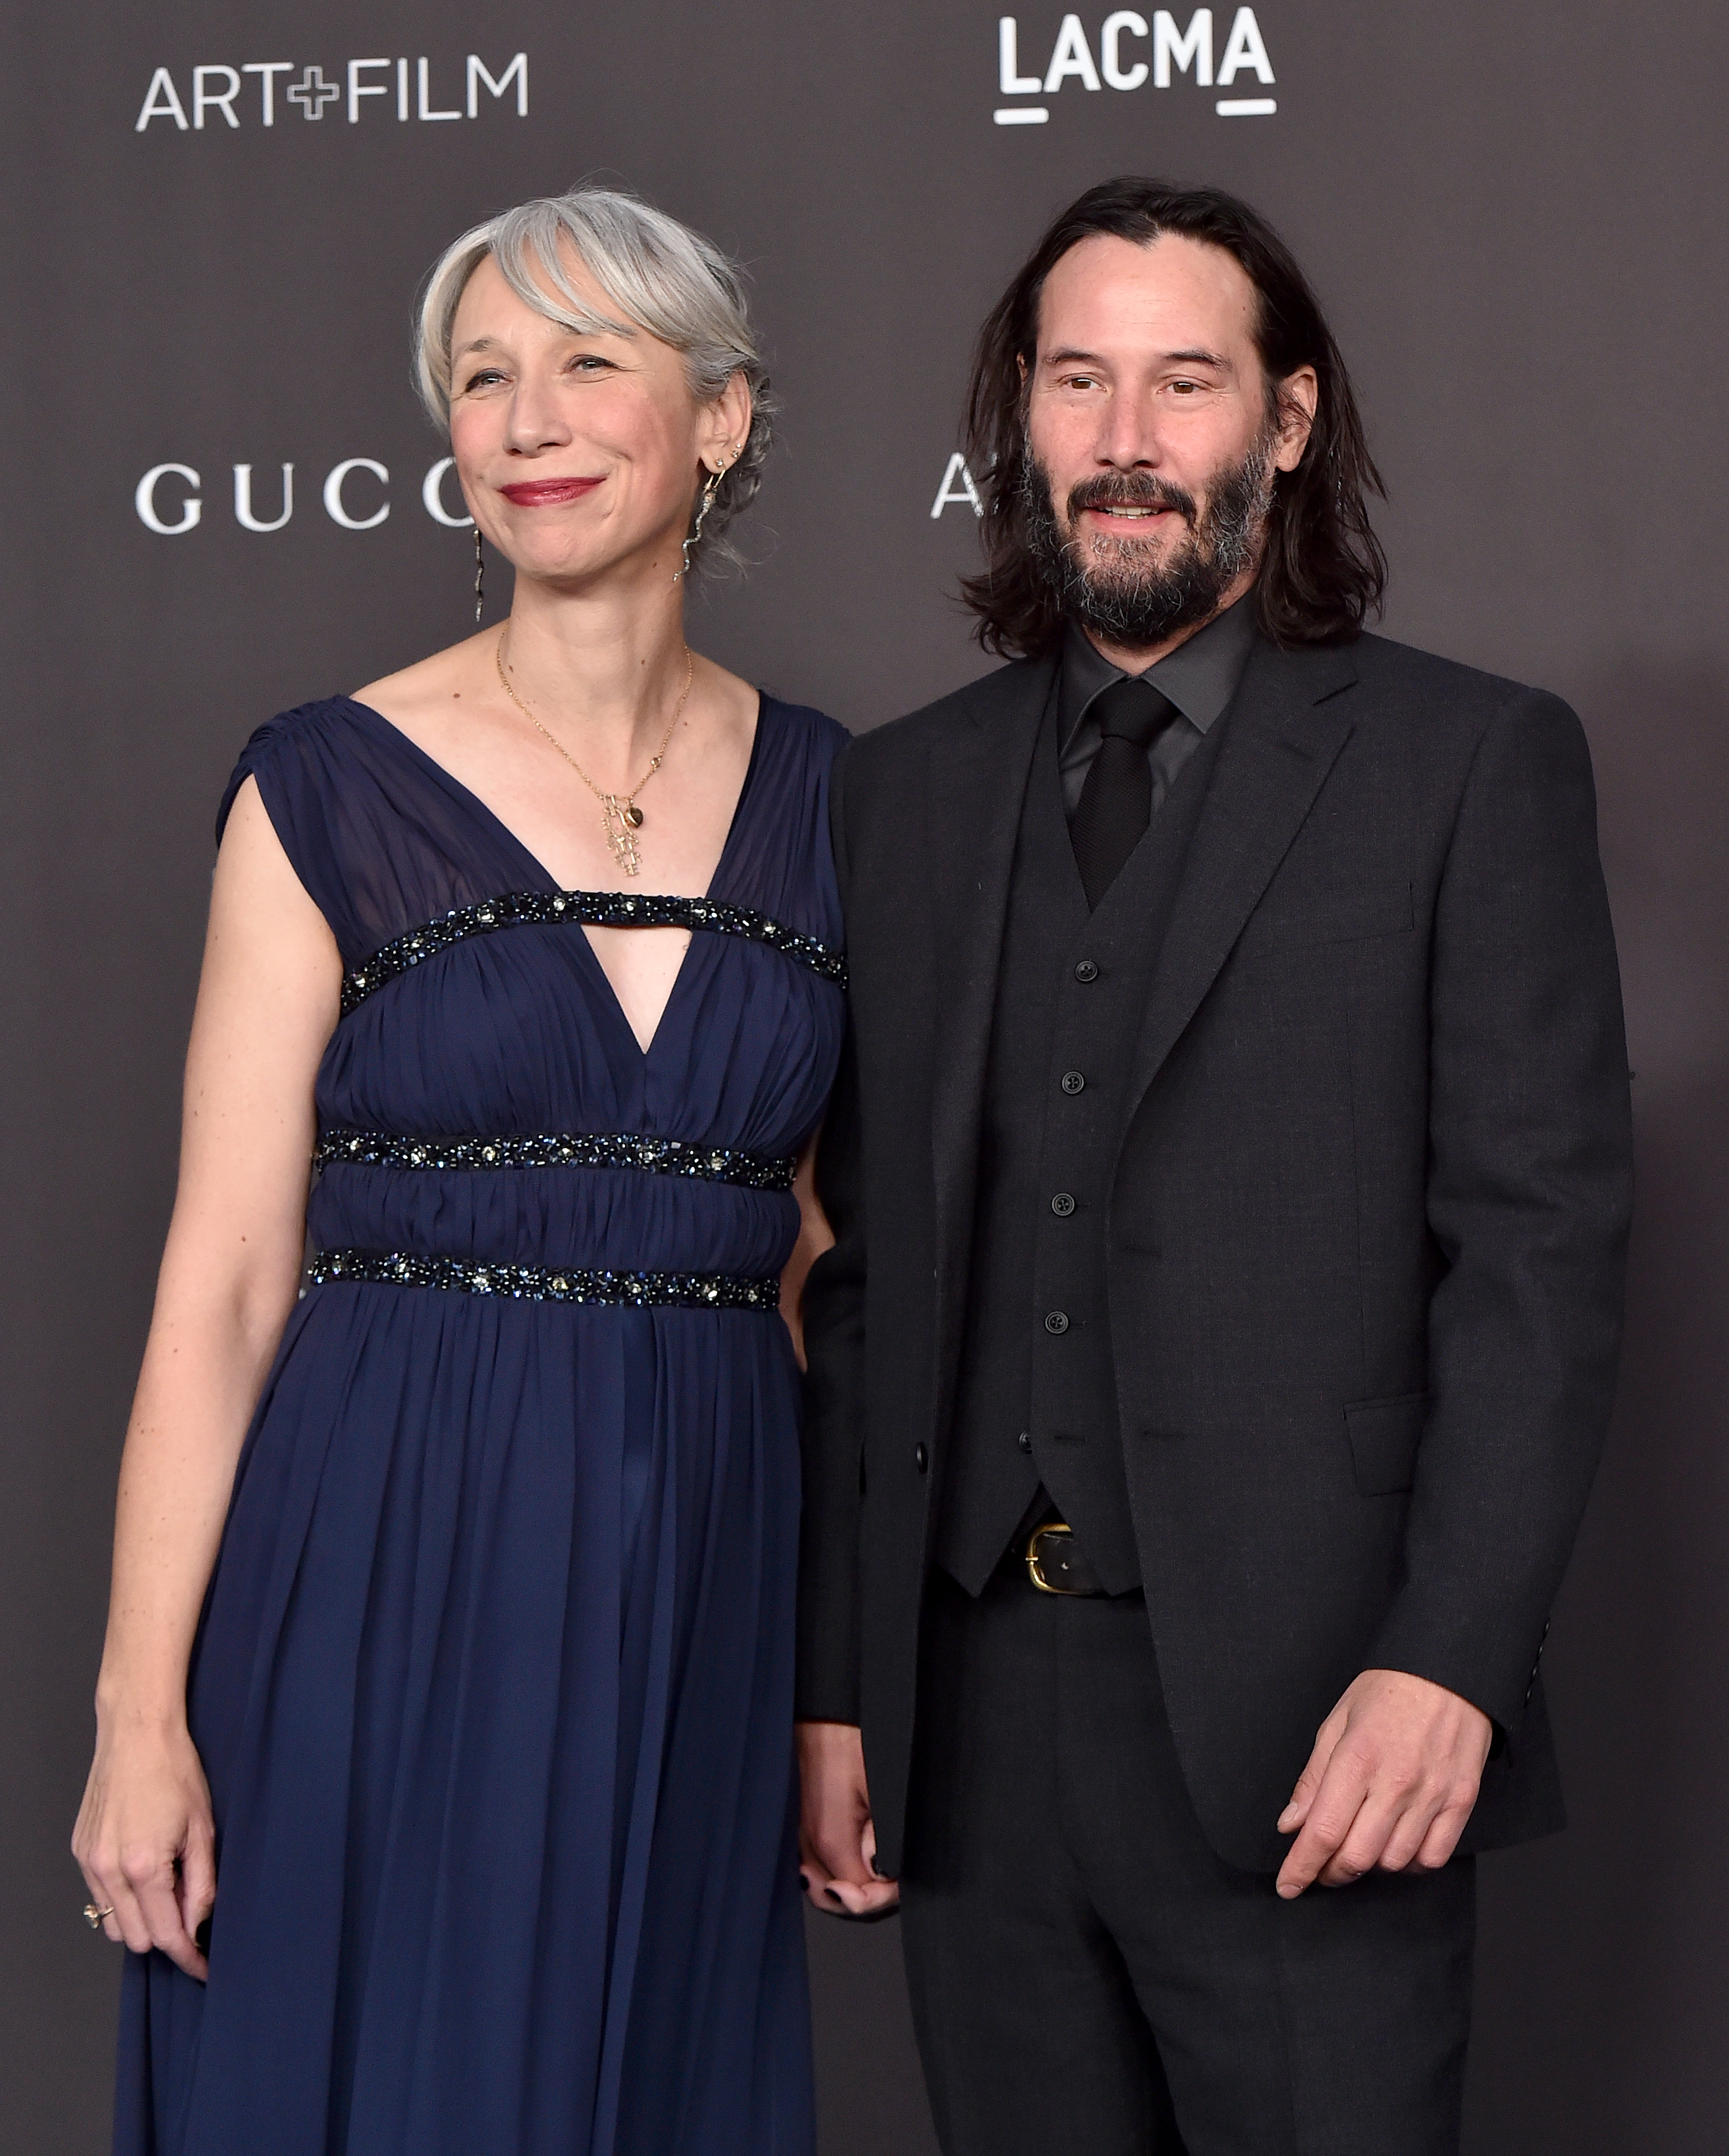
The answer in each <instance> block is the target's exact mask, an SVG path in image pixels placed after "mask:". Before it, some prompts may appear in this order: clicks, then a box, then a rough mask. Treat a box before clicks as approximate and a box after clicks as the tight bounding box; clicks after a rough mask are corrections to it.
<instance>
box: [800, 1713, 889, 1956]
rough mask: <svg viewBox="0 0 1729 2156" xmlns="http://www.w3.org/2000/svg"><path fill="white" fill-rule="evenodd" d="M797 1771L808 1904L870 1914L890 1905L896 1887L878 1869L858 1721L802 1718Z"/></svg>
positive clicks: (832, 1912)
mask: <svg viewBox="0 0 1729 2156" xmlns="http://www.w3.org/2000/svg"><path fill="white" fill-rule="evenodd" d="M798 1777H799V1781H800V1784H801V1786H802V1789H803V1803H802V1804H801V1807H800V1812H799V1821H798V1871H799V1876H801V1877H802V1878H803V1881H804V1891H805V1892H806V1893H807V1894H808V1896H809V1897H810V1900H811V1906H812V1907H813V1908H817V1909H820V1910H821V1911H822V1912H823V1914H824V1915H825V1916H829V1917H875V1916H880V1914H882V1912H884V1911H885V1910H888V1909H892V1908H893V1907H895V1903H896V1902H899V1900H900V1887H899V1886H896V1885H895V1881H893V1880H892V1879H880V1878H879V1877H878V1876H877V1875H876V1869H875V1857H876V1829H875V1826H873V1825H872V1824H871V1820H870V1791H869V1789H867V1788H866V1787H865V1784H864V1743H863V1742H862V1741H861V1739H860V1738H859V1732H858V1730H857V1729H856V1727H854V1725H853V1724H852V1723H851V1722H800V1723H799V1724H798Z"/></svg>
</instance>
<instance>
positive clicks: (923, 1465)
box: [912, 1445, 931, 1475]
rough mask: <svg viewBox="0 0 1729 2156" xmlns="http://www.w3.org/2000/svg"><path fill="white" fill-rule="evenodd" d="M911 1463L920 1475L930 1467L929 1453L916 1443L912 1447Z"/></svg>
mask: <svg viewBox="0 0 1729 2156" xmlns="http://www.w3.org/2000/svg"><path fill="white" fill-rule="evenodd" d="M912 1464H913V1466H915V1467H916V1468H917V1470H918V1471H919V1472H920V1474H921V1475H922V1474H924V1473H925V1472H926V1471H927V1470H928V1468H929V1467H930V1465H931V1455H930V1454H929V1453H928V1452H926V1450H925V1448H924V1446H923V1445H914V1447H913V1448H912Z"/></svg>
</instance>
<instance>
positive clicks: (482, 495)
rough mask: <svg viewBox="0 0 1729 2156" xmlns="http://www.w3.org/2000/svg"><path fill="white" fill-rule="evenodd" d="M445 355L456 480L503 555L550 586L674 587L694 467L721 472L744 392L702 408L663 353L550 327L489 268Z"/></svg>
mask: <svg viewBox="0 0 1729 2156" xmlns="http://www.w3.org/2000/svg"><path fill="white" fill-rule="evenodd" d="M565 267H566V273H567V275H568V277H569V279H570V281H571V284H572V287H573V288H574V289H575V290H576V291H577V292H578V293H579V294H580V295H582V299H583V300H584V302H585V303H586V304H587V305H588V306H590V307H592V308H593V311H594V312H595V313H596V314H598V315H604V316H615V317H616V316H617V314H618V310H617V308H616V307H614V306H613V305H612V304H611V303H610V302H608V300H606V299H605V298H604V296H603V295H602V293H601V292H600V290H598V287H597V286H596V285H595V284H594V282H593V279H592V278H591V277H590V276H589V275H588V273H587V269H585V268H584V267H583V265H582V264H581V263H580V262H579V261H577V259H575V257H574V256H572V255H567V257H566V259H565ZM450 352H451V383H450V449H451V453H452V454H453V455H454V458H455V460H456V472H457V477H458V478H459V480H460V481H461V484H462V490H463V494H464V497H465V498H466V500H467V502H468V506H469V510H470V511H471V512H472V514H473V516H474V517H475V521H476V523H477V524H478V525H479V526H480V530H481V531H483V532H485V535H486V536H487V537H488V538H489V539H490V540H491V541H492V542H493V543H494V545H495V546H496V547H498V549H499V551H500V552H501V553H502V554H503V555H504V556H505V558H506V559H507V560H508V561H510V562H511V563H512V564H513V565H514V566H515V567H516V569H517V570H518V571H519V572H521V574H523V575H526V576H530V577H537V578H541V579H542V580H544V581H546V582H548V583H561V584H567V585H586V584H591V583H593V582H594V581H595V580H596V579H597V578H601V577H607V576H608V575H609V574H615V573H618V572H621V571H623V572H628V570H629V569H631V568H636V569H638V570H639V571H643V572H650V571H653V572H659V571H662V570H664V572H665V574H666V576H667V577H668V578H669V580H670V577H671V575H672V572H673V571H674V570H675V569H676V568H677V567H678V566H679V562H680V547H681V546H682V544H683V542H684V540H685V535H686V533H687V532H688V531H689V530H690V516H691V511H692V506H693V504H694V501H695V494H696V490H697V487H698V485H699V484H700V480H701V478H702V469H701V468H702V466H703V465H704V464H705V462H706V463H707V464H708V465H711V466H713V465H718V464H720V463H721V462H723V461H724V462H726V463H728V464H730V463H731V461H732V460H733V459H734V457H735V456H736V454H737V445H738V444H741V442H742V440H743V439H744V433H745V430H746V429H747V428H748V426H749V424H750V403H749V398H748V395H747V393H746V390H745V388H744V386H743V384H742V382H741V381H740V379H739V378H738V377H734V379H733V382H732V384H731V386H730V387H729V388H728V389H727V390H726V393H724V394H723V395H722V396H721V398H720V399H719V400H718V402H717V403H714V404H710V405H703V404H699V403H697V401H696V399H695V397H693V396H692V394H691V393H690V382H689V377H688V376H687V375H686V372H685V362H684V359H683V357H681V355H680V353H678V352H675V351H674V350H673V348H672V346H670V345H666V344H663V343H661V341H659V338H658V337H654V336H650V335H649V332H648V331H646V330H643V329H638V330H637V331H635V332H634V334H633V335H631V336H583V335H581V334H579V333H578V332H577V331H573V330H568V329H565V328H563V327H562V326H560V325H559V324H558V323H557V322H552V321H547V320H546V316H544V315H541V314H537V313H536V311H535V310H534V309H533V308H532V307H531V306H529V305H526V303H525V302H524V301H523V300H521V299H519V298H518V297H517V295H516V293H515V292H513V291H512V290H510V286H509V285H508V284H506V283H505V279H504V276H503V275H502V273H501V272H500V269H499V267H498V265H497V264H496V263H495V262H494V261H493V260H492V259H491V258H490V256H489V257H488V258H487V259H486V260H485V261H484V262H482V263H481V264H480V268H479V269H476V270H475V274H474V275H473V276H472V277H470V278H469V281H468V285H467V286H466V288H465V289H464V292H463V295H462V298H461V300H460V301H459V303H458V305H457V310H456V319H455V321H454V326H453V330H452V334H451V339H450Z"/></svg>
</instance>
